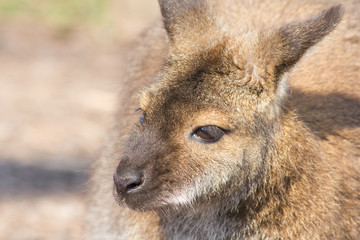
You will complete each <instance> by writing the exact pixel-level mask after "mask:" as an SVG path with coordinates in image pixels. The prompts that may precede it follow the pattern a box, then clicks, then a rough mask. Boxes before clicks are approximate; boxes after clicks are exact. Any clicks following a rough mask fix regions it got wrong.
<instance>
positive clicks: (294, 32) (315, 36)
mask: <svg viewBox="0 0 360 240" xmlns="http://www.w3.org/2000/svg"><path fill="white" fill-rule="evenodd" d="M342 16H343V7H342V5H341V4H339V5H336V6H333V7H331V8H329V9H326V10H324V11H323V12H321V13H319V14H318V15H316V16H314V17H312V18H310V19H307V20H305V21H303V22H299V23H290V24H288V25H285V26H284V27H282V28H280V30H279V35H280V38H281V41H282V42H283V44H284V48H285V49H284V50H285V51H284V52H283V54H282V57H281V61H280V64H279V65H278V66H277V73H278V74H282V73H284V72H286V71H288V70H289V69H290V68H291V67H292V66H294V64H295V63H296V62H297V61H299V59H300V58H301V57H302V56H303V55H304V53H305V52H306V50H307V49H308V48H310V47H311V46H313V45H314V44H316V43H317V42H319V41H320V40H321V39H322V38H323V37H325V36H326V35H327V34H329V33H330V32H331V31H332V30H333V29H334V28H335V27H336V25H337V24H338V23H339V22H340V20H341V18H342Z"/></svg>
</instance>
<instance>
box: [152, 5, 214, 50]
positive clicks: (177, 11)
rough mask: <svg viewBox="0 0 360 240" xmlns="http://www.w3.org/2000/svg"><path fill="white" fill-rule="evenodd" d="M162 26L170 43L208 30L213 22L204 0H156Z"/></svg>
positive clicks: (184, 39)
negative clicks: (161, 18)
mask: <svg viewBox="0 0 360 240" xmlns="http://www.w3.org/2000/svg"><path fill="white" fill-rule="evenodd" d="M158 1H159V5H160V10H161V15H162V17H163V22H164V27H165V29H166V32H167V34H168V37H169V40H170V42H171V43H174V42H176V41H177V40H178V41H179V42H181V41H186V40H188V38H191V37H192V36H194V35H197V34H200V35H201V33H202V32H206V31H208V29H209V27H210V26H211V25H212V24H213V19H212V16H211V15H210V14H209V8H208V7H209V6H208V2H207V1H204V0H158Z"/></svg>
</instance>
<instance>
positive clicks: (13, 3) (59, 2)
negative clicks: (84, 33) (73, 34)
mask: <svg viewBox="0 0 360 240" xmlns="http://www.w3.org/2000/svg"><path fill="white" fill-rule="evenodd" d="M108 3H109V0H0V21H2V20H7V19H9V18H16V17H23V16H25V17H29V18H32V19H35V20H38V21H41V22H43V23H45V24H49V25H51V26H54V27H60V28H72V27H73V26H75V25H78V24H87V23H91V24H97V23H99V24H101V23H103V22H104V21H106V14H105V12H106V10H107V6H108Z"/></svg>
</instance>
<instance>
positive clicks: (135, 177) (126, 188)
mask: <svg viewBox="0 0 360 240" xmlns="http://www.w3.org/2000/svg"><path fill="white" fill-rule="evenodd" d="M113 178H114V183H115V186H116V189H117V190H118V191H119V192H120V193H122V194H124V193H129V192H131V191H133V190H135V189H137V188H139V187H140V186H141V185H142V184H143V183H144V174H143V173H142V172H138V171H133V172H126V173H121V174H120V173H117V172H115V173H114V176H113Z"/></svg>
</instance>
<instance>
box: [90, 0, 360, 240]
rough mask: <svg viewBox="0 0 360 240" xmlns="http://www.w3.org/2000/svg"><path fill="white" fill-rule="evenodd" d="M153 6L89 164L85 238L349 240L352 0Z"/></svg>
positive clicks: (354, 173)
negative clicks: (156, 16)
mask: <svg viewBox="0 0 360 240" xmlns="http://www.w3.org/2000/svg"><path fill="white" fill-rule="evenodd" d="M159 5H160V9H161V14H162V21H161V22H160V21H159V23H158V24H155V26H153V27H151V28H150V29H149V30H147V31H146V32H145V33H144V34H143V35H142V36H141V38H140V40H139V42H138V47H136V49H135V50H134V51H133V52H132V54H131V55H130V60H128V61H127V64H128V66H126V68H127V70H128V71H127V77H126V78H125V79H124V80H123V81H122V89H120V104H119V111H118V113H117V117H116V121H115V124H114V127H113V128H112V129H111V131H110V134H109V139H108V142H107V145H106V147H105V149H104V152H103V154H102V156H101V158H100V160H99V161H98V162H97V163H96V164H95V166H94V175H93V181H92V182H91V186H92V191H91V194H90V198H91V207H90V208H89V220H90V221H89V223H88V227H89V229H90V231H89V238H91V239H132V240H134V239H181V240H184V239H216V240H217V239H360V175H359V163H360V161H359V158H360V78H359V77H360V1H347V2H344V3H343V5H339V4H337V3H336V2H333V1H331V0H330V1H282V0H281V1H280V0H213V1H211V0H208V1H207V0H159ZM343 13H345V14H343ZM343 15H344V16H343ZM342 18H343V19H342ZM334 29H335V30H334ZM310 50H311V51H310ZM135 109H136V111H135ZM112 195H113V196H114V197H112ZM114 199H115V200H114Z"/></svg>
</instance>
